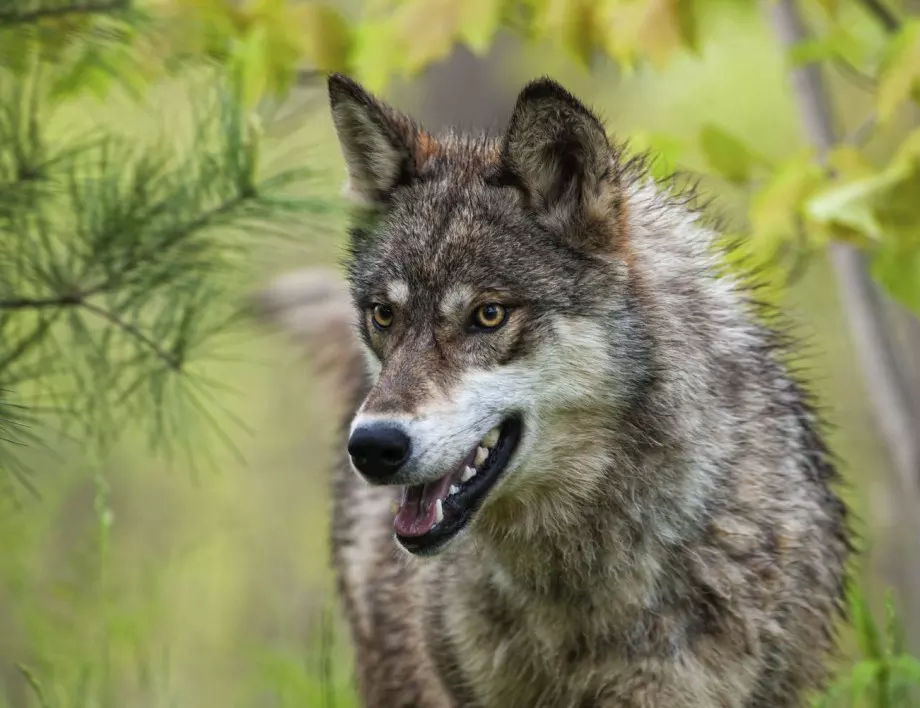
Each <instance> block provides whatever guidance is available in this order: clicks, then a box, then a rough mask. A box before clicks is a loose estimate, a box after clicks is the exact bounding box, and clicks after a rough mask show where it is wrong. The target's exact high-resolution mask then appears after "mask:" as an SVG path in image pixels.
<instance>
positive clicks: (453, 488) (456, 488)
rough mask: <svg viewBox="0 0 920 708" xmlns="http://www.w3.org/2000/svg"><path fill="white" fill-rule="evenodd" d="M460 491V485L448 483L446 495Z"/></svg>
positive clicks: (450, 495)
mask: <svg viewBox="0 0 920 708" xmlns="http://www.w3.org/2000/svg"><path fill="white" fill-rule="evenodd" d="M459 491H460V487H458V486H457V485H456V484H452V485H450V491H448V492H447V496H449V497H452V496H453V495H454V494H456V493H457V492H459Z"/></svg>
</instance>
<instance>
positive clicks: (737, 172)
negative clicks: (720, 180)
mask: <svg viewBox="0 0 920 708" xmlns="http://www.w3.org/2000/svg"><path fill="white" fill-rule="evenodd" d="M700 148H701V149H702V150H703V154H704V155H705V157H706V161H707V162H708V163H709V166H710V167H711V168H712V169H713V171H715V172H716V173H718V174H719V175H721V176H722V177H724V178H725V179H727V180H728V181H729V182H733V183H735V184H742V183H745V182H747V181H748V180H749V179H750V178H751V173H752V172H753V170H754V167H755V166H756V165H758V164H764V163H765V162H766V160H765V159H764V158H762V157H760V156H757V155H755V154H754V153H753V152H752V151H751V150H750V149H748V147H747V146H746V145H745V144H744V143H742V142H741V141H740V140H739V139H738V138H736V137H735V136H733V135H732V134H730V133H728V132H727V131H725V130H723V129H722V128H719V127H718V126H715V125H706V126H704V127H703V129H702V131H701V132H700Z"/></svg>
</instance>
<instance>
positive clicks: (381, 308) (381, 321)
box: [372, 305, 393, 329]
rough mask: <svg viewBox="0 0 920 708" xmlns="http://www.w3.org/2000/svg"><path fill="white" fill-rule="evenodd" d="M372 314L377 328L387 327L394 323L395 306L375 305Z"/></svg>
mask: <svg viewBox="0 0 920 708" xmlns="http://www.w3.org/2000/svg"><path fill="white" fill-rule="evenodd" d="M372 316H373V318H374V326H375V327H377V329H386V328H387V327H389V326H390V325H391V324H393V308H392V307H390V306H389V305H374V312H373V315H372Z"/></svg>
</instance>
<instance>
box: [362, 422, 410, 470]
mask: <svg viewBox="0 0 920 708" xmlns="http://www.w3.org/2000/svg"><path fill="white" fill-rule="evenodd" d="M410 447H411V441H410V440H409V436H408V435H406V434H405V433H404V432H403V431H402V430H400V429H399V428H397V427H396V426H395V425H384V424H380V423H377V424H375V425H363V426H361V427H360V428H356V429H355V430H354V432H352V434H351V437H350V438H349V439H348V454H349V455H351V461H352V462H353V463H354V465H355V467H356V468H357V469H358V471H359V472H360V473H361V474H363V475H364V476H365V477H367V478H368V479H369V480H371V481H373V482H385V481H386V478H387V477H389V476H390V475H392V474H395V473H396V471H397V470H399V468H400V467H402V466H403V465H404V464H405V462H406V460H407V459H409V449H410Z"/></svg>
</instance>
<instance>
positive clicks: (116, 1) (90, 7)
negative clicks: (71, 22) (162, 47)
mask: <svg viewBox="0 0 920 708" xmlns="http://www.w3.org/2000/svg"><path fill="white" fill-rule="evenodd" d="M130 9H131V0H107V1H106V0H99V1H98V2H83V3H74V4H72V5H48V6H44V7H43V6H39V7H36V8H34V9H31V10H17V9H15V8H14V9H12V10H0V26H7V27H10V26H13V25H25V24H35V23H36V22H40V21H42V20H46V19H60V18H63V17H74V16H80V15H111V14H113V13H117V12H124V11H126V10H130Z"/></svg>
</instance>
